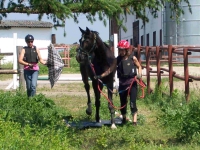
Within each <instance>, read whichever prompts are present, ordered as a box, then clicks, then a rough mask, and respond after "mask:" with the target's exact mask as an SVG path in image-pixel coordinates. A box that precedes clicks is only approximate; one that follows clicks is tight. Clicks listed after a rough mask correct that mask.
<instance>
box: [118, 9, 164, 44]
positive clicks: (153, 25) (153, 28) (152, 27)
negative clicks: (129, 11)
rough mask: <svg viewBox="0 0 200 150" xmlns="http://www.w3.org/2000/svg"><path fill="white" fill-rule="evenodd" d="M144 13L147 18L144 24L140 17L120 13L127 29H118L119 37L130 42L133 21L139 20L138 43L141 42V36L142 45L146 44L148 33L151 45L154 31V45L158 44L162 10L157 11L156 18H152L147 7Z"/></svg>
mask: <svg viewBox="0 0 200 150" xmlns="http://www.w3.org/2000/svg"><path fill="white" fill-rule="evenodd" d="M145 13H146V15H147V16H148V18H149V22H147V23H146V24H145V26H144V24H143V22H142V20H141V19H136V17H135V16H134V15H127V17H125V16H124V15H121V16H120V18H121V19H122V18H124V26H125V27H126V28H127V31H126V32H125V31H123V29H120V31H119V32H120V34H119V35H121V36H120V39H124V40H128V41H129V42H130V43H131V39H134V37H133V22H135V21H137V20H139V44H142V43H141V42H142V40H141V36H143V45H144V46H146V45H147V38H146V36H147V34H149V46H153V32H156V45H160V30H161V28H162V17H163V15H162V11H160V12H158V13H157V15H158V17H157V18H154V17H153V16H152V15H151V13H150V10H149V9H146V12H145Z"/></svg>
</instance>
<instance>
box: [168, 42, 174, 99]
mask: <svg viewBox="0 0 200 150" xmlns="http://www.w3.org/2000/svg"><path fill="white" fill-rule="evenodd" d="M168 63H169V86H170V96H172V92H173V68H172V45H168Z"/></svg>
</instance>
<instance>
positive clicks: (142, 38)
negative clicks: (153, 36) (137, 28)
mask: <svg viewBox="0 0 200 150" xmlns="http://www.w3.org/2000/svg"><path fill="white" fill-rule="evenodd" d="M140 41H141V42H140V44H141V46H144V36H143V35H142V36H141V40H140Z"/></svg>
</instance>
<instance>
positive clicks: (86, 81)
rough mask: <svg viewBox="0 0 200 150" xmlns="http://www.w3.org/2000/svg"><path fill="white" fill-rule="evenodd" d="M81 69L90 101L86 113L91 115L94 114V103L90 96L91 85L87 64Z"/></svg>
mask: <svg viewBox="0 0 200 150" xmlns="http://www.w3.org/2000/svg"><path fill="white" fill-rule="evenodd" d="M80 71H81V76H82V81H83V83H84V88H85V91H86V93H87V98H88V101H87V106H88V107H87V109H86V114H87V115H91V114H92V103H91V98H90V85H89V82H88V73H87V70H86V68H85V66H81V67H80Z"/></svg>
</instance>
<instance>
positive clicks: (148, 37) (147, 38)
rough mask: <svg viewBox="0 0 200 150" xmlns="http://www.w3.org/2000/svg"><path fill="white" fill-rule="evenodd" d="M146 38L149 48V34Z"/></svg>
mask: <svg viewBox="0 0 200 150" xmlns="http://www.w3.org/2000/svg"><path fill="white" fill-rule="evenodd" d="M146 36H147V46H149V33H148V34H147V35H146Z"/></svg>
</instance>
